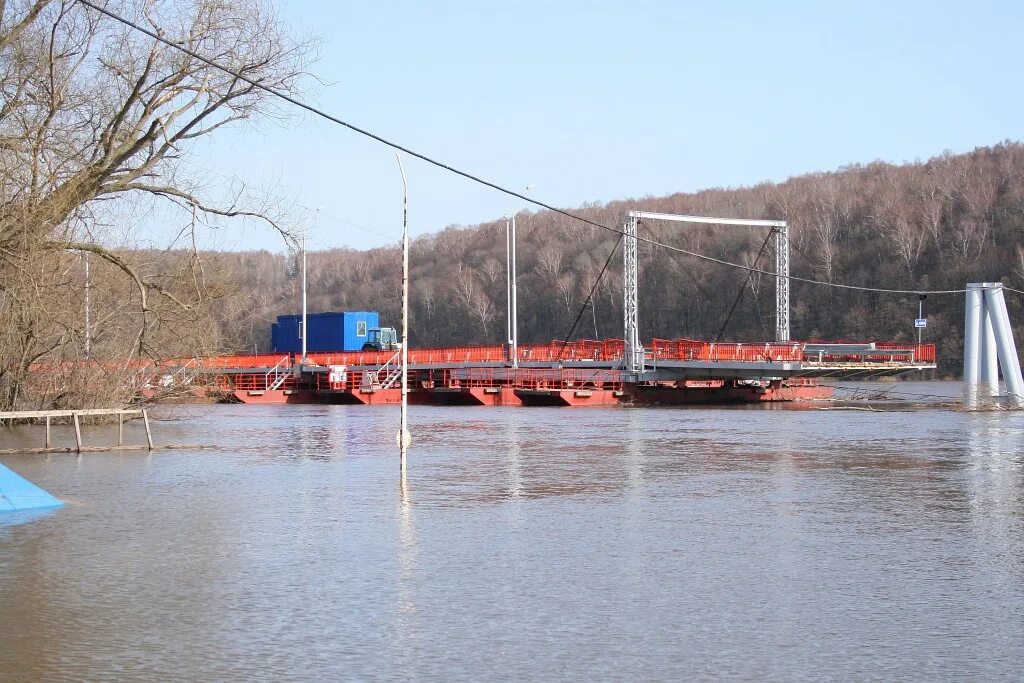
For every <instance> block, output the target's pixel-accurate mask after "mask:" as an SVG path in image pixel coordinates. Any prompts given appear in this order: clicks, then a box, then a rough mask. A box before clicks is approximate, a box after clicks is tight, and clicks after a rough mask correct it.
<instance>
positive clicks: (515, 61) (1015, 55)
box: [192, 0, 1024, 250]
mask: <svg viewBox="0 0 1024 683" xmlns="http://www.w3.org/2000/svg"><path fill="white" fill-rule="evenodd" d="M278 2H279V7H280V8H281V10H282V12H283V13H284V15H285V16H286V18H287V20H288V21H289V22H290V23H291V24H292V25H293V26H294V27H295V28H296V29H297V30H300V31H312V32H315V33H318V34H319V35H320V36H321V38H322V49H321V55H320V58H319V60H318V61H317V62H316V63H315V64H313V65H312V68H311V70H312V72H313V73H315V74H316V75H317V76H318V77H319V78H321V79H322V80H323V81H325V84H324V85H312V84H311V89H312V92H311V95H310V97H309V100H310V101H312V102H315V103H316V104H317V105H319V106H320V107H322V108H324V109H326V110H327V111H329V112H331V113H333V114H335V115H337V116H338V117H340V118H343V119H346V120H348V121H351V122H352V123H354V124H356V125H359V126H362V127H365V128H368V129H370V130H373V131H374V132H377V133H379V134H380V135H383V136H385V137H389V138H392V139H394V140H395V141H398V142H400V143H402V144H404V145H407V146H409V147H412V148H415V149H417V150H420V151H422V152H423V153H425V154H428V155H431V156H436V157H437V158H439V159H441V160H444V161H445V162H447V163H450V164H452V165H455V166H458V167H460V168H463V169H466V170H468V171H470V172H473V173H476V174H479V175H482V176H485V177H487V178H489V179H493V180H494V181H496V182H499V183H502V184H506V185H508V186H510V187H513V188H523V187H525V186H526V185H533V186H534V189H533V190H532V191H531V192H530V194H531V195H532V196H535V197H536V198H538V199H542V200H543V201H546V202H549V203H553V204H555V205H560V206H566V207H572V206H578V205H579V204H581V203H584V202H589V201H608V200H613V199H619V198H625V197H637V196H643V195H663V194H669V193H672V192H678V191H690V190H697V189H700V188H704V187H709V186H737V185H747V184H751V183H756V182H758V181H761V180H776V181H778V180H784V179H785V178H787V177H789V176H792V175H797V174H801V173H805V172H810V171H819V170H829V169H834V168H836V167H838V166H842V165H845V164H849V163H853V162H869V161H872V160H875V159H884V160H889V161H895V162H899V161H907V160H914V159H923V158H927V157H929V156H933V155H935V154H938V153H940V152H942V151H943V150H945V149H950V150H952V151H954V152H961V151H966V150H969V149H971V148H973V147H976V146H979V145H988V144H993V143H996V142H999V141H1001V140H1004V139H1007V138H1009V139H1021V138H1024V94H1022V89H1021V87H1020V84H1021V81H1022V76H1024V57H1022V53H1021V41H1022V36H1024V3H1021V2H984V1H974V2H941V1H935V0H933V1H932V2H902V1H901V2H848V3H832V2H785V1H778V2H701V3H697V2H692V3H691V2H669V1H666V2H655V1H653V0H652V1H648V2H645V1H642V0H641V1H630V2H626V1H625V0H620V1H619V2H604V1H594V0H591V1H588V2H582V1H580V2H560V1H558V0H549V1H546V2H541V1H535V0H521V1H519V2H487V1H484V2H469V1H461V0H460V1H452V0H435V1H433V2H423V1H420V2H412V1H406V0H394V1H392V2H387V3H376V2H354V1H347V2H328V1H322V0H278ZM198 151H199V156H198V157H197V158H196V159H195V160H194V161H193V162H192V163H194V164H197V165H200V166H202V167H204V168H207V169H210V170H211V171H212V172H214V173H216V174H220V175H223V176H237V177H238V178H240V179H241V180H243V181H245V182H246V183H247V184H248V185H249V186H250V187H252V188H258V189H261V190H262V189H265V188H269V192H270V193H271V194H275V195H278V196H281V197H287V198H289V201H291V200H294V201H295V202H296V203H297V204H298V205H299V206H298V207H297V208H296V209H295V212H296V213H297V214H299V215H302V214H305V215H310V216H311V215H312V213H313V212H312V211H309V210H307V209H303V208H301V207H309V208H310V209H313V208H316V207H321V208H322V211H321V213H320V216H319V218H318V219H317V222H316V226H315V228H314V229H313V231H314V238H313V239H312V241H311V244H312V245H313V246H316V247H334V246H342V245H348V246H352V247H360V248H362V247H370V246H375V245H379V244H382V243H386V242H387V241H388V240H387V239H385V238H384V237H382V236H380V235H377V234H373V233H370V232H366V231H363V230H359V229H357V228H355V227H353V226H352V225H350V224H349V223H345V222H343V221H349V222H351V223H355V224H358V225H360V226H364V227H366V228H369V229H371V230H374V231H377V232H379V233H384V234H388V235H395V236H396V237H397V236H398V235H399V234H400V232H401V181H400V177H399V175H398V170H397V166H396V164H395V159H394V153H393V152H392V151H391V150H389V149H388V148H386V147H384V146H382V145H380V144H378V143H375V142H372V141H369V140H366V139H364V138H362V137H360V136H358V135H356V134H355V133H352V132H350V131H348V130H346V129H343V128H341V127H338V126H334V125H332V124H329V123H327V122H324V121H322V120H315V119H313V118H312V117H310V116H308V115H301V116H299V117H298V118H297V119H296V120H294V121H292V122H290V123H289V124H288V125H287V126H286V127H277V126H275V125H273V124H266V123H265V124H261V125H260V126H259V127H258V129H257V130H252V129H247V130H245V131H244V132H231V133H228V134H226V135H223V136H221V137H220V138H218V140H217V141H216V142H214V143H213V144H211V145H210V146H208V147H204V148H202V149H200V150H198ZM406 170H407V173H408V175H409V181H410V203H411V204H410V205H411V213H410V215H411V222H410V223H411V229H412V233H413V234H414V235H417V234H422V233H425V232H433V231H437V230H440V229H442V228H444V227H445V226H447V225H451V224H464V225H465V224H472V223H476V222H479V221H483V220H489V219H494V218H496V217H498V216H501V215H504V214H507V213H508V212H509V211H510V210H514V209H518V208H525V207H523V206H522V205H520V204H518V203H517V202H516V201H515V200H511V199H509V198H507V197H503V196H501V195H499V194H498V193H496V192H494V191H492V190H488V189H484V188H480V187H477V186H474V185H473V184H471V183H469V182H468V181H465V180H462V179H459V178H456V177H454V176H450V175H447V174H446V173H444V172H443V171H440V170H438V169H434V168H431V167H429V166H427V165H426V164H424V163H422V162H419V161H415V160H412V159H408V160H407V162H406ZM234 234H235V235H236V236H235V237H225V238H222V239H220V240H219V241H218V244H219V246H221V247H223V248H260V247H265V248H269V249H273V250H279V249H281V242H280V240H279V239H277V238H276V237H275V236H274V235H273V234H271V233H270V232H267V231H261V230H256V229H252V228H247V229H245V230H244V231H242V232H236V233H234Z"/></svg>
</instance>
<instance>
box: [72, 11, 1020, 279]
mask: <svg viewBox="0 0 1024 683" xmlns="http://www.w3.org/2000/svg"><path fill="white" fill-rule="evenodd" d="M77 2H78V3H79V4H81V5H84V6H86V7H88V8H90V9H93V10H95V11H97V12H99V13H100V14H103V15H105V16H107V17H110V18H111V19H113V20H115V21H117V22H120V23H121V24H124V25H125V26H128V27H130V28H132V29H134V30H136V31H139V32H140V33H144V34H146V35H147V36H149V37H150V38H152V39H153V40H157V41H159V42H161V43H163V44H164V45H167V46H169V47H172V48H174V49H175V50H179V51H180V52H183V53H185V54H187V55H188V56H190V57H192V58H194V59H197V60H199V61H200V62H203V63H204V64H206V65H208V66H211V67H213V68H215V69H219V70H220V71H223V72H224V73H226V74H229V75H230V76H232V77H234V78H237V79H239V80H240V81H242V82H244V83H248V84H249V85H251V86H252V87H254V88H256V89H258V90H262V91H263V92H265V93H267V94H269V95H273V96H274V97H277V98H279V99H281V100H284V101H285V102H288V103H289V104H292V105H294V106H296V107H298V108H299V109H303V110H305V111H308V112H309V113H311V114H313V115H315V116H318V117H320V118H322V119H326V120H327V121H330V122H331V123H335V124H337V125H339V126H344V127H345V128H348V129H349V130H351V131H354V132H356V133H359V134H360V135H363V136H365V137H368V138H370V139H372V140H376V141H377V142H379V143H381V144H384V145H387V146H388V147H391V148H392V149H394V150H398V151H400V152H405V153H406V154H408V155H409V156H411V157H415V158H417V159H420V160H421V161H425V162H427V163H428V164H431V165H433V166H436V167H438V168H441V169H443V170H445V171H448V172H449V173H454V174H455V175H458V176H461V177H463V178H465V179H467V180H471V181H473V182H475V183H478V184H480V185H483V186H485V187H489V188H491V189H493V190H497V191H498V192H501V193H503V194H506V195H508V196H510V197H515V198H517V199H521V200H523V201H525V202H528V203H529V204H533V205H534V206H539V207H541V208H543V209H547V210H548V211H552V212H554V213H557V214H559V215H561V216H565V217H566V218H571V219H572V220H576V221H579V222H581V223H584V224H586V225H590V226H592V227H595V228H600V229H602V230H607V231H609V232H613V233H615V234H617V235H625V231H624V230H620V229H619V228H615V227H612V226H609V225H604V224H603V223H598V222H597V221H592V220H590V219H589V218H585V217H583V216H579V215H577V214H574V213H572V212H571V211H566V210H565V209H559V208H558V207H556V206H552V205H551V204H547V203H545V202H542V201H539V200H537V199H532V198H530V197H527V196H526V195H524V194H522V193H520V192H516V191H515V190H510V189H509V188H507V187H503V186H501V185H498V184H497V183H494V182H491V181H489V180H486V179H484V178H481V177H479V176H476V175H473V174H472V173H469V172H467V171H463V170H461V169H458V168H456V167H454V166H451V165H449V164H446V163H444V162H441V161H438V160H437V159H434V158H431V157H429V156H427V155H425V154H421V153H420V152H417V151H415V150H413V149H409V148H408V147H405V146H404V145H400V144H398V143H397V142H393V141H391V140H388V139H387V138H385V137H382V136H380V135H377V134H376V133H373V132H371V131H369V130H366V129H365V128H360V127H359V126H356V125H355V124H352V123H349V122H348V121H344V120H342V119H340V118H338V117H337V116H334V115H332V114H328V113H327V112H325V111H323V110H322V109H317V108H316V107H314V106H312V105H310V104H306V103H305V102H302V101H301V100H298V99H296V98H294V97H292V96H291V95H288V94H287V93H283V92H281V91H279V90H276V89H274V88H271V87H269V86H266V85H263V84H262V83H259V82H258V81H254V80H253V79H251V78H249V77H247V76H245V75H244V74H242V73H239V72H237V71H235V70H233V69H231V68H229V67H226V66H223V65H222V64H218V63H217V62H215V61H213V60H212V59H209V58H208V57H204V56H203V55H201V54H199V53H197V52H195V51H193V50H190V49H188V48H187V47H185V46H183V45H179V44H178V43H175V42H174V41H171V40H168V39H167V38H165V37H163V36H162V35H160V34H158V33H156V32H154V31H151V30H149V29H148V28H146V27H145V26H141V25H139V24H136V23H135V22H133V21H131V20H129V19H126V18H124V17H122V16H121V15H119V14H117V13H116V12H112V11H110V10H109V9H107V8H105V7H101V6H99V5H97V4H95V3H93V2H91V1H90V0H77ZM636 239H637V241H639V242H644V243H646V244H650V245H651V246H655V247H660V248H662V249H666V250H668V251H671V252H675V253H677V254H683V255H685V256H690V257H692V258H696V259H700V260H702V261H706V262H708V263H716V264H718V265H722V266H727V267H729V268H738V269H740V270H745V271H749V272H754V273H760V274H762V275H771V276H773V277H776V276H778V274H777V273H776V272H774V271H769V270H762V269H758V268H749V267H747V266H745V265H743V264H740V263H733V262H732V261H726V260H724V259H718V258H714V257H712V256H708V255H706V254H700V253H698V252H695V251H689V250H688V249H683V248H681V247H676V246H673V245H671V244H665V243H663V242H658V241H657V240H653V239H649V238H646V237H640V236H637V237H636ZM783 277H786V278H787V279H788V280H790V281H791V282H803V283H806V284H811V285H820V286H823V287H833V288H836V289H847V290H853V291H861V292H878V293H882V294H962V293H964V292H966V291H967V290H966V289H886V288H883V287H862V286H859V285H847V284H842V283H838V282H826V281H823V280H814V279H811V278H805V277H798V276H796V275H787V276H783ZM1010 291H1013V292H1017V293H1024V292H1019V291H1018V290H1010Z"/></svg>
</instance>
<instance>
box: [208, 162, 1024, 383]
mask: <svg viewBox="0 0 1024 683" xmlns="http://www.w3.org/2000/svg"><path fill="white" fill-rule="evenodd" d="M628 209H643V210H648V211H657V212H664V213H681V214H700V215H715V216H730V217H744V218H778V219H785V220H788V221H789V225H790V231H791V241H792V264H791V267H792V274H793V275H796V276H800V277H805V278H811V279H815V280H823V281H826V282H834V283H842V284H848V285H858V286H865V287H882V288H893V289H910V290H919V289H923V290H930V289H959V288H962V287H963V285H964V284H965V283H966V282H968V281H980V280H1002V281H1003V282H1004V283H1005V284H1007V285H1008V286H1010V287H1015V288H1018V289H1024V145H1021V144H1019V143H1013V142H1006V143H1002V144H999V145H996V146H994V147H986V148H979V149H977V150H975V151H973V152H970V153H968V154H961V155H952V154H943V155H941V156H938V157H935V158H933V159H930V160H928V161H926V162H921V163H913V164H905V165H892V164H887V163H880V162H879V163H872V164H868V165H863V166H862V165H856V166H849V167H845V168H842V169H840V170H838V171H835V172H828V173H813V174H808V175H803V176H799V177H795V178H791V179H790V180H787V181H786V182H783V183H779V184H774V183H764V184H761V185H757V186H754V187H745V188H737V189H721V188H716V189H709V190H705V191H702V192H697V193H690V194H684V193H680V194H674V195H671V196H668V197H642V198H635V199H624V200H620V201H615V202H611V203H609V204H604V205H598V204H593V205H587V206H583V207H579V208H576V209H573V212H575V213H577V214H579V215H581V216H584V217H586V218H589V219H591V220H593V221H596V222H599V223H602V224H605V225H613V226H621V222H622V215H623V212H624V211H626V210H628ZM518 226H519V243H518V245H519V246H518V256H519V268H518V270H519V287H518V289H519V327H520V339H521V340H522V341H547V340H550V339H560V338H564V337H565V335H566V334H567V333H568V331H569V328H570V326H571V324H572V322H573V320H574V319H575V318H576V316H577V313H578V312H579V310H580V307H581V305H582V304H583V302H584V301H585V299H586V296H587V293H588V292H589V291H590V288H591V286H592V285H593V283H594V280H595V278H596V276H597V273H598V272H599V271H600V269H601V266H602V265H603V264H604V262H605V260H606V259H607V258H608V254H609V252H610V251H611V250H612V248H613V247H614V246H615V245H616V242H617V239H618V236H617V235H616V234H614V233H612V232H609V231H605V230H601V229H598V228H593V227H590V226H587V225H585V224H581V223H579V222H578V221H574V220H572V219H569V218H566V217H564V216H561V215H557V214H554V213H552V212H547V211H541V212H523V213H521V214H519V216H518ZM641 234H642V235H646V236H649V237H651V238H653V239H654V240H656V241H658V242H663V243H666V244H670V245H675V246H678V247H681V248H683V249H686V250H689V251H694V252H699V253H701V254H706V255H708V256H713V257H715V258H719V259H723V260H727V261H732V262H735V263H742V264H751V263H753V262H754V261H755V259H756V257H757V255H758V252H759V251H760V249H761V245H762V243H763V241H764V237H765V236H766V233H765V232H764V229H759V230H748V229H744V228H729V227H715V226H693V225H680V224H670V223H664V224H658V223H654V222H648V223H646V224H645V225H643V226H642V227H641ZM216 258H217V260H219V261H221V263H222V265H223V266H226V267H227V268H226V272H230V273H233V275H232V276H231V277H232V278H233V279H234V280H235V283H236V284H237V285H238V288H239V291H240V292H243V293H244V296H238V297H233V298H230V299H228V300H225V301H223V302H222V305H221V308H220V315H221V320H220V324H221V326H222V330H224V332H225V337H224V339H225V341H227V342H228V343H229V344H230V345H233V346H236V347H237V348H240V349H244V348H250V349H251V348H252V347H253V345H254V344H259V346H260V347H261V349H264V348H267V345H268V342H269V324H270V321H272V320H273V318H274V316H276V315H277V314H279V313H286V312H295V311H297V310H298V308H299V297H298V291H297V287H298V281H297V280H295V279H289V277H288V263H287V261H286V258H285V257H284V256H283V255H275V254H270V253H268V252H243V253H236V254H218V255H217V256H216ZM309 261H310V270H309V282H310V285H309V302H310V310H311V311H322V310H345V309H370V310H379V311H381V314H382V324H385V325H387V324H392V325H395V326H397V323H398V321H399V311H400V305H401V301H400V296H401V295H400V283H401V280H400V277H401V271H400V269H401V257H400V252H399V250H398V249H397V248H381V249H372V250H369V251H357V250H349V249H340V250H331V251H326V252H318V253H311V254H310V255H309ZM410 263H411V303H410V306H411V318H412V322H411V333H410V339H411V342H412V343H413V344H414V345H442V344H464V343H483V342H500V341H502V340H503V339H504V336H505V317H504V316H505V223H504V220H503V219H502V220H499V221H495V222H491V223H484V224H481V225H478V226H472V227H450V228H447V229H445V230H442V231H441V232H439V233H436V234H433V235H429V236H425V237H421V238H419V239H416V240H415V241H414V242H413V244H412V251H411V261H410ZM758 267H760V268H763V269H765V270H769V271H770V270H773V269H774V258H773V255H772V253H771V249H770V248H769V249H768V251H767V252H766V253H765V254H764V255H763V256H762V258H761V260H760V261H759V262H758ZM746 279H747V271H745V270H739V269H735V268H728V267H723V266H721V265H717V264H714V263H710V262H707V261H701V260H698V259H695V258H693V257H690V256H686V255H682V254H679V253H675V252H672V251H669V250H667V249H664V248H660V247H653V246H650V245H648V244H643V243H641V245H640V319H641V331H642V336H643V338H644V339H647V338H651V337H679V336H682V337H695V338H702V339H709V338H714V337H715V335H716V334H717V333H718V332H719V330H720V328H721V326H722V324H723V322H724V320H725V318H726V314H727V312H728V311H729V309H730V307H731V306H732V304H733V301H734V300H735V299H736V297H737V295H738V293H739V291H740V289H741V288H743V287H744V282H745V281H746ZM773 296H774V280H773V278H772V277H770V276H766V275H756V274H755V275H754V276H753V277H752V278H751V279H750V281H749V283H747V284H746V286H745V289H744V295H743V297H742V299H741V300H740V302H739V305H738V306H737V308H736V311H735V313H734V315H733V316H732V318H731V319H730V321H729V325H728V328H727V329H726V331H725V335H724V337H723V338H725V339H730V340H740V341H745V340H751V341H752V340H766V339H772V338H773V336H774V299H773ZM1007 299H1008V304H1009V306H1010V315H1011V319H1012V320H1013V321H1014V323H1015V325H1016V333H1017V335H1018V336H1017V339H1018V340H1020V339H1021V338H1022V337H1024V305H1022V304H1024V297H1022V296H1019V295H1015V294H1010V295H1008V297H1007ZM963 305H964V303H963V296H962V295H944V296H943V295H933V296H931V297H929V298H928V300H927V301H926V302H925V313H926V315H927V317H928V325H929V326H928V329H927V332H926V334H925V339H926V340H931V341H935V342H937V343H938V344H939V349H940V354H941V358H942V366H943V367H942V369H943V370H944V371H945V372H957V368H958V366H959V364H960V357H961V344H962V336H963V331H962V324H963ZM916 316H917V296H915V295H905V296H901V295H890V294H876V293H864V292H857V291H851V290H844V289H838V288H832V287H825V286H820V285H811V284H805V283H800V282H794V283H793V285H792V333H793V338H794V339H816V338H821V339H848V340H869V339H895V340H906V339H911V338H912V337H913V335H914V334H915V331H914V328H913V321H914V318H915V317H916ZM621 335H622V258H621V251H620V252H619V253H617V254H616V255H615V257H614V258H613V260H612V266H611V267H610V268H609V270H608V272H607V273H606V274H605V277H604V278H603V280H602V281H601V283H600V285H599V286H598V289H597V294H596V296H595V305H594V310H593V311H591V310H587V312H586V314H585V315H584V316H583V318H582V321H581V325H580V328H579V329H578V330H577V332H576V334H575V335H574V336H576V337H580V336H582V337H587V338H593V337H620V336H621Z"/></svg>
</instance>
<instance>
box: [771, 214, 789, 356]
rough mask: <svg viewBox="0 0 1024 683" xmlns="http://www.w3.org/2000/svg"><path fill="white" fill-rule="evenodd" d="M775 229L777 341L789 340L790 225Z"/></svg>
mask: <svg viewBox="0 0 1024 683" xmlns="http://www.w3.org/2000/svg"><path fill="white" fill-rule="evenodd" d="M774 230H775V341H777V342H788V341H789V226H788V225H783V226H781V227H777V228H774Z"/></svg>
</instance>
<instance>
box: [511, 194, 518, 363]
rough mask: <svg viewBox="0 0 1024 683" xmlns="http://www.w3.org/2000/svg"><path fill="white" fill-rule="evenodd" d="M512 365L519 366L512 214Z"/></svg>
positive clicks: (514, 232) (514, 241) (513, 219)
mask: <svg viewBox="0 0 1024 683" xmlns="http://www.w3.org/2000/svg"><path fill="white" fill-rule="evenodd" d="M511 269H512V285H511V290H512V296H511V299H512V304H511V308H512V367H513V368H518V367H519V320H518V318H517V311H516V215H515V214H512V265H511Z"/></svg>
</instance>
